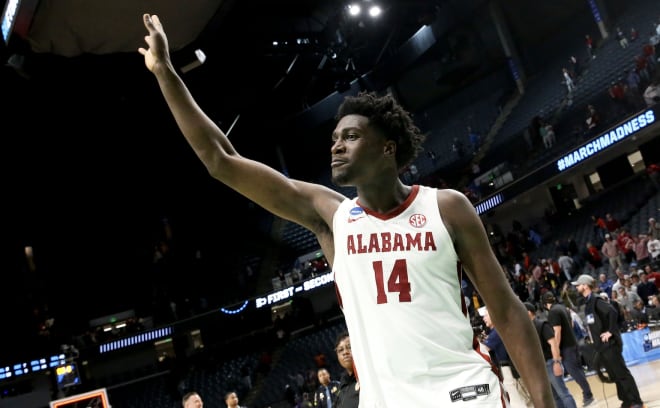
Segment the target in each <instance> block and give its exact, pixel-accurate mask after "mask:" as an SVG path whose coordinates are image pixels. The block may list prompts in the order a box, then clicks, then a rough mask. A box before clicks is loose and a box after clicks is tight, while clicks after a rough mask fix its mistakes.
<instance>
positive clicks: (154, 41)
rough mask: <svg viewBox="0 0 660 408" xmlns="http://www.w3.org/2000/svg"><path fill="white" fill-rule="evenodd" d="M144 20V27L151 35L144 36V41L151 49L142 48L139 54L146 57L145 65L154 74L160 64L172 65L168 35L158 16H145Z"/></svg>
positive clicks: (139, 49)
mask: <svg viewBox="0 0 660 408" xmlns="http://www.w3.org/2000/svg"><path fill="white" fill-rule="evenodd" d="M142 18H143V20H144V26H145V27H146V28H147V30H148V31H149V34H148V35H146V36H144V41H145V42H146V43H147V45H148V46H149V48H148V49H147V48H144V47H140V48H138V52H139V53H140V54H142V55H144V65H146V66H147V68H148V69H149V71H151V72H154V70H155V69H156V68H157V67H158V65H159V64H169V63H170V52H169V45H168V42H167V35H165V31H164V30H163V24H162V23H161V22H160V19H159V18H158V16H157V15H150V14H144V15H143V17H142Z"/></svg>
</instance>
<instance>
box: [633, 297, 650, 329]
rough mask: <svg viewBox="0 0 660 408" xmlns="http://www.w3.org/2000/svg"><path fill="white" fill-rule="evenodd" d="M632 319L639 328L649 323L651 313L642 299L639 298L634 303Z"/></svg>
mask: <svg viewBox="0 0 660 408" xmlns="http://www.w3.org/2000/svg"><path fill="white" fill-rule="evenodd" d="M630 320H632V322H633V324H636V325H637V327H638V328H639V327H640V325H641V327H644V326H646V325H647V324H648V323H649V315H648V311H647V309H646V303H644V302H642V299H637V300H635V302H634V303H633V308H632V310H631V311H630Z"/></svg>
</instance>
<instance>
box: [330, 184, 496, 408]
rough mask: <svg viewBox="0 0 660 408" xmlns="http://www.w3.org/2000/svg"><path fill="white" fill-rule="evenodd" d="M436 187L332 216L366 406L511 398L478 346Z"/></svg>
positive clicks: (339, 280)
mask: <svg viewBox="0 0 660 408" xmlns="http://www.w3.org/2000/svg"><path fill="white" fill-rule="evenodd" d="M436 194H437V190H436V189H434V188H430V187H424V186H413V190H412V193H411V194H410V197H408V199H407V200H406V201H405V202H404V203H403V204H401V206H400V207H399V208H397V209H395V210H394V211H391V212H390V213H388V214H378V213H374V212H372V211H369V210H366V209H364V208H361V207H360V205H359V202H358V200H357V199H353V200H346V201H344V202H343V203H342V204H341V205H340V206H339V208H338V209H337V212H336V213H335V215H334V219H333V226H334V227H333V228H334V239H335V258H334V263H333V271H334V275H335V284H336V288H337V294H338V297H339V301H340V304H341V307H342V309H343V311H344V315H345V319H346V325H347V328H348V332H349V334H350V338H351V347H352V352H353V360H354V362H355V369H356V373H357V377H358V379H359V383H360V407H361V408H375V407H378V408H380V407H392V408H401V407H415V408H424V407H433V408H437V407H466V406H479V407H503V406H506V403H505V402H504V400H503V397H502V392H501V388H500V382H499V379H498V377H497V376H496V375H495V373H494V372H493V371H492V366H491V364H490V359H489V358H487V357H486V356H485V355H484V354H481V353H480V352H478V351H477V350H478V349H479V348H478V343H477V342H476V340H475V338H474V333H473V330H472V326H471V324H470V320H469V317H468V316H467V310H466V307H465V304H464V301H463V295H462V293H461V275H460V268H459V262H458V256H457V255H456V252H455V250H454V247H453V244H452V240H451V237H450V236H449V233H448V231H447V229H446V228H445V225H444V223H443V221H442V218H441V216H440V211H439V210H438V203H437V196H436Z"/></svg>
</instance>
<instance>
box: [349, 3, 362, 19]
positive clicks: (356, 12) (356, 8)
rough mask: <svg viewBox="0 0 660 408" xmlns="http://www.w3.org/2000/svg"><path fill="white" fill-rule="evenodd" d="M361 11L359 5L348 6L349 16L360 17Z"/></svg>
mask: <svg viewBox="0 0 660 408" xmlns="http://www.w3.org/2000/svg"><path fill="white" fill-rule="evenodd" d="M360 11H362V9H361V8H360V5H359V4H350V5H349V6H348V14H350V15H351V16H358V15H360Z"/></svg>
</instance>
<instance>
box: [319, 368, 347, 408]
mask: <svg viewBox="0 0 660 408" xmlns="http://www.w3.org/2000/svg"><path fill="white" fill-rule="evenodd" d="M317 376H318V379H319V384H320V385H319V386H318V388H317V389H316V391H315V392H314V396H313V397H312V401H313V403H312V405H313V406H315V407H320V408H332V407H333V406H334V405H332V402H333V401H334V400H335V399H336V398H337V394H339V387H340V386H341V383H340V382H339V381H337V380H333V379H331V378H330V372H329V371H328V369H327V368H319V369H318V371H317Z"/></svg>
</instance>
